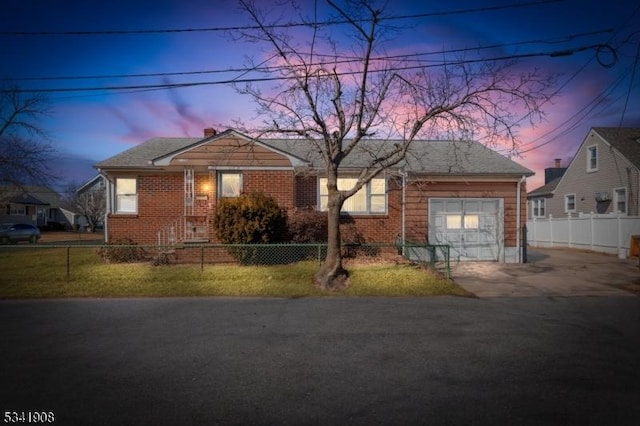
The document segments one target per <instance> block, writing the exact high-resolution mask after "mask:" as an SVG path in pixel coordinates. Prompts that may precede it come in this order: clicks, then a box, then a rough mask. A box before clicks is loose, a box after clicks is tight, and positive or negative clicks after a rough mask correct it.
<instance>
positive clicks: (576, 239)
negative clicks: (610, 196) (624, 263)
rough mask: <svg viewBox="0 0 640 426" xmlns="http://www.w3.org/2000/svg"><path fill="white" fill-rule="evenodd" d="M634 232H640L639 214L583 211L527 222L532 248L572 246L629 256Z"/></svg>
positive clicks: (623, 256) (622, 256)
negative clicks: (607, 213)
mask: <svg viewBox="0 0 640 426" xmlns="http://www.w3.org/2000/svg"><path fill="white" fill-rule="evenodd" d="M632 235H640V218H639V217H637V216H623V215H615V214H611V215H597V214H580V216H579V217H564V218H553V217H551V218H549V219H529V220H528V221H527V243H528V244H529V245H530V246H532V247H570V248H577V249H584V250H592V251H597V252H602V253H612V254H617V255H618V257H620V258H626V257H627V256H628V255H629V247H630V244H631V236H632Z"/></svg>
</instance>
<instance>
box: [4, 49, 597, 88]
mask: <svg viewBox="0 0 640 426" xmlns="http://www.w3.org/2000/svg"><path fill="white" fill-rule="evenodd" d="M601 46H602V45H600V44H597V45H590V46H580V47H576V48H573V49H565V50H562V51H552V52H536V53H522V54H518V55H505V56H498V57H493V58H478V59H468V60H459V61H452V62H445V63H437V64H429V65H423V64H420V65H414V66H405V67H395V68H391V69H386V70H384V71H406V70H415V69H424V68H434V67H442V66H450V65H463V64H471V63H477V62H496V61H506V60H513V59H522V58H533V57H545V56H548V57H552V58H553V57H558V56H567V55H571V54H573V53H578V52H583V51H585V50H589V49H596V48H599V47H601ZM307 65H308V64H307ZM285 68H288V67H285ZM373 72H375V71H373ZM378 72H381V71H378ZM359 73H360V71H351V72H339V73H338V74H339V75H355V74H359ZM293 78H295V77H260V78H258V77H255V78H247V79H238V78H234V79H230V80H218V81H200V82H190V83H163V84H147V85H123V86H97V87H75V88H74V87H66V88H56V89H46V88H41V89H15V88H14V89H11V90H10V91H12V92H16V93H33V92H38V93H56V92H57V93H59V92H89V91H91V92H94V91H101V90H103V91H114V90H116V91H117V90H138V89H175V88H183V87H195V86H212V85H221V84H231V83H258V82H267V81H286V80H290V79H293ZM4 91H5V92H6V91H7V90H4Z"/></svg>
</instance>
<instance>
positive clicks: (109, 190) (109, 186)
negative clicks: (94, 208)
mask: <svg viewBox="0 0 640 426" xmlns="http://www.w3.org/2000/svg"><path fill="white" fill-rule="evenodd" d="M98 174H99V175H100V176H102V177H103V178H104V180H105V182H106V185H105V186H104V190H105V197H106V199H105V209H104V210H105V211H104V218H103V220H102V223H104V242H105V243H108V242H109V221H108V220H107V219H108V218H109V212H110V211H111V200H112V198H111V197H112V196H113V188H112V184H111V181H110V180H109V178H108V177H107V175H106V174H105V173H104V172H103V171H102V170H100V169H98Z"/></svg>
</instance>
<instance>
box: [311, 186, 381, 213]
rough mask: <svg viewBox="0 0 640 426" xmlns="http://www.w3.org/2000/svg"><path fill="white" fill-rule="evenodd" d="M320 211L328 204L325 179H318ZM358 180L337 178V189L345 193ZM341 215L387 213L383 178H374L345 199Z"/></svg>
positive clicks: (325, 208) (324, 209)
mask: <svg viewBox="0 0 640 426" xmlns="http://www.w3.org/2000/svg"><path fill="white" fill-rule="evenodd" d="M318 182H319V184H318V185H319V198H320V210H322V211H326V210H327V204H328V203H329V190H328V189H327V178H320V179H319V181H318ZM357 182H358V179H355V178H338V189H339V190H341V191H347V190H349V189H351V188H353V187H354V186H355V185H356V183H357ZM341 211H342V212H343V213H353V214H384V213H386V212H387V182H386V180H385V179H384V178H375V179H372V180H371V181H369V182H367V183H366V184H365V185H364V186H363V187H362V188H360V190H359V191H358V192H356V193H355V194H353V195H352V196H351V197H349V198H347V199H346V200H345V202H344V204H343V205H342V210H341Z"/></svg>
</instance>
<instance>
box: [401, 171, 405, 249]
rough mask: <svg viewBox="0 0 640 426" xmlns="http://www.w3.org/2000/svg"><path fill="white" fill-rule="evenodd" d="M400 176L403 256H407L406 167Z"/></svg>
mask: <svg viewBox="0 0 640 426" xmlns="http://www.w3.org/2000/svg"><path fill="white" fill-rule="evenodd" d="M400 176H402V202H401V204H402V209H401V218H402V219H401V220H402V225H401V230H400V232H401V235H400V240H401V243H402V256H406V253H405V241H406V240H405V239H406V218H405V206H406V201H407V172H406V171H404V169H400Z"/></svg>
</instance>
